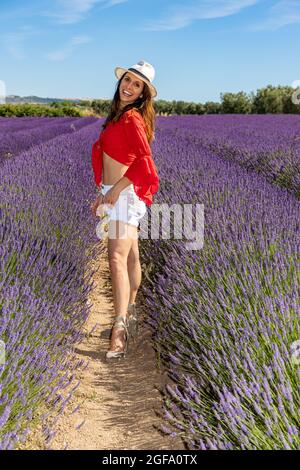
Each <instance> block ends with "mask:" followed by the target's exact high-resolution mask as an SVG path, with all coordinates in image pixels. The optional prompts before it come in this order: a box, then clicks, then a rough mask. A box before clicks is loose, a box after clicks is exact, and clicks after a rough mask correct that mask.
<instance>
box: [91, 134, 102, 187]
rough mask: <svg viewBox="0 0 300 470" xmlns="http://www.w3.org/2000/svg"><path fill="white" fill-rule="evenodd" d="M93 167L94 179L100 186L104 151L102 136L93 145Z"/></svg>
mask: <svg viewBox="0 0 300 470" xmlns="http://www.w3.org/2000/svg"><path fill="white" fill-rule="evenodd" d="M92 167H93V171H94V181H95V183H96V185H97V186H100V184H101V180H102V151H101V141H100V137H99V138H98V140H96V142H95V143H94V144H93V146H92Z"/></svg>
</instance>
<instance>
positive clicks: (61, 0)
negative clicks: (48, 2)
mask: <svg viewBox="0 0 300 470" xmlns="http://www.w3.org/2000/svg"><path fill="white" fill-rule="evenodd" d="M127 1H128V0H55V2H53V3H54V8H53V9H52V8H51V10H46V11H44V12H43V15H44V16H47V17H49V18H54V19H55V21H56V22H57V23H60V24H73V23H78V22H79V21H82V20H83V19H84V18H85V15H87V13H88V12H89V11H90V10H92V9H93V8H94V7H95V6H96V5H100V6H101V7H102V8H110V7H113V6H115V5H118V4H120V3H124V2H127Z"/></svg>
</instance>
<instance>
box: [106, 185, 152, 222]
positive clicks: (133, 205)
mask: <svg viewBox="0 0 300 470" xmlns="http://www.w3.org/2000/svg"><path fill="white" fill-rule="evenodd" d="M112 187H113V184H102V185H101V189H102V194H106V193H107V191H108V190H109V189H110V188H112ZM104 206H105V212H106V213H107V216H108V219H109V220H122V221H123V222H126V223H127V224H130V225H134V226H135V227H138V226H139V220H140V219H141V218H142V217H144V215H145V214H146V211H147V207H146V204H145V203H144V201H142V200H141V199H139V197H138V196H137V195H136V194H135V191H134V189H133V184H130V185H129V186H127V187H126V188H125V189H123V190H122V191H121V192H120V196H119V198H118V200H117V202H116V203H115V204H114V205H113V206H111V205H109V204H104Z"/></svg>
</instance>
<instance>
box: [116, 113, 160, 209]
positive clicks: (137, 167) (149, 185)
mask: <svg viewBox="0 0 300 470" xmlns="http://www.w3.org/2000/svg"><path fill="white" fill-rule="evenodd" d="M124 127H125V136H126V141H127V145H128V147H129V155H130V156H131V157H133V158H134V160H133V162H132V163H131V165H130V167H129V168H128V170H127V171H126V173H125V174H124V176H126V177H127V178H128V179H129V180H130V181H132V183H133V185H134V189H135V192H136V194H137V195H138V196H139V197H140V198H141V199H142V200H143V201H144V202H145V203H146V204H148V205H149V204H151V203H152V195H153V194H155V193H156V192H157V191H158V187H159V177H158V174H157V169H156V166H155V163H154V161H153V159H152V152H151V148H150V145H149V142H148V139H147V135H146V129H145V125H144V123H143V118H142V116H140V115H139V113H138V111H135V112H129V113H127V114H126V116H125V122H124Z"/></svg>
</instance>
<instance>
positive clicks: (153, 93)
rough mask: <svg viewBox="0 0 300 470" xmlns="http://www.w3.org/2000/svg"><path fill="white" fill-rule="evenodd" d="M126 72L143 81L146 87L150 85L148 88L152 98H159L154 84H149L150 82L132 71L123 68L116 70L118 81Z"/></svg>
mask: <svg viewBox="0 0 300 470" xmlns="http://www.w3.org/2000/svg"><path fill="white" fill-rule="evenodd" d="M125 72H130V73H132V74H133V75H135V76H136V77H137V78H138V79H139V80H142V81H143V82H144V83H146V85H148V87H149V88H150V92H151V96H152V98H155V96H157V91H156V88H155V86H153V85H152V83H150V82H148V80H146V79H145V80H144V79H143V77H141V76H140V75H138V74H137V73H134V72H133V71H132V70H128V69H124V68H123V67H116V68H115V76H116V77H117V79H118V80H119V79H120V78H121V77H122V75H123V73H125Z"/></svg>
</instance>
